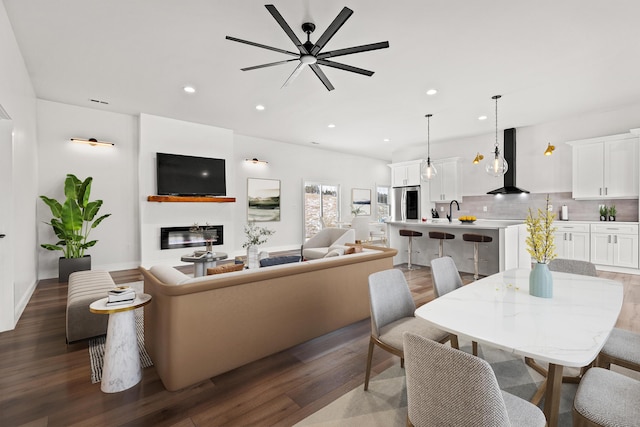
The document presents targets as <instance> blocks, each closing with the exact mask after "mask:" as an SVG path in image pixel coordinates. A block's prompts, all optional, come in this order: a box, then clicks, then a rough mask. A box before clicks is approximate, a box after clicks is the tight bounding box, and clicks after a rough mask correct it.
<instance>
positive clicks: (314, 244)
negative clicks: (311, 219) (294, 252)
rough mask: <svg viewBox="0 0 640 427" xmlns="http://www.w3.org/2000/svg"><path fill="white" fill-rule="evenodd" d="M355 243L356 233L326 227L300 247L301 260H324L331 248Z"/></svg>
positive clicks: (344, 229) (345, 229)
mask: <svg viewBox="0 0 640 427" xmlns="http://www.w3.org/2000/svg"><path fill="white" fill-rule="evenodd" d="M355 242H356V233H355V231H354V230H351V229H348V228H335V227H328V228H325V229H323V230H320V231H319V232H318V234H316V235H315V236H313V237H311V238H310V239H309V240H307V241H306V242H305V243H304V244H303V245H302V258H303V259H318V258H324V257H325V255H327V254H328V253H329V248H331V247H332V246H343V245H346V244H347V243H355Z"/></svg>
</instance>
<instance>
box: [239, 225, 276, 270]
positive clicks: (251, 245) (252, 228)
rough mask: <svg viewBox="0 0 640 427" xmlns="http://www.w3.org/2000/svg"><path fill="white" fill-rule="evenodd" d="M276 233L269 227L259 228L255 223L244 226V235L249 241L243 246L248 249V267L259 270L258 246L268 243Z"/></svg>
mask: <svg viewBox="0 0 640 427" xmlns="http://www.w3.org/2000/svg"><path fill="white" fill-rule="evenodd" d="M273 233H275V231H273V230H270V229H268V228H267V227H258V226H257V225H256V224H255V223H254V222H249V224H247V225H245V226H244V234H245V236H247V241H246V242H244V243H243V244H242V247H243V248H247V267H248V268H258V266H259V265H258V246H259V245H262V244H263V243H267V239H268V237H269V236H271V235H272V234H273Z"/></svg>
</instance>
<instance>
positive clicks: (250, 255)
mask: <svg viewBox="0 0 640 427" xmlns="http://www.w3.org/2000/svg"><path fill="white" fill-rule="evenodd" d="M247 268H260V262H259V261H258V247H257V246H255V245H252V246H249V247H247Z"/></svg>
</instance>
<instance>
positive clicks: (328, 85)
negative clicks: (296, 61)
mask: <svg viewBox="0 0 640 427" xmlns="http://www.w3.org/2000/svg"><path fill="white" fill-rule="evenodd" d="M309 67H310V68H311V69H312V70H313V72H314V73H315V74H316V76H318V78H319V79H320V81H321V82H322V84H324V86H325V87H326V88H327V90H328V91H332V90H333V89H335V88H334V87H333V85H332V84H331V82H330V81H329V79H328V78H327V76H326V75H325V74H324V73H323V72H322V70H321V69H320V67H318V65H317V64H311V65H309Z"/></svg>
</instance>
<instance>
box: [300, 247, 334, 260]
mask: <svg viewBox="0 0 640 427" xmlns="http://www.w3.org/2000/svg"><path fill="white" fill-rule="evenodd" d="M327 252H329V248H328V247H323V248H304V249H302V256H303V257H304V258H305V259H318V258H324V256H325V255H326V254H327Z"/></svg>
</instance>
